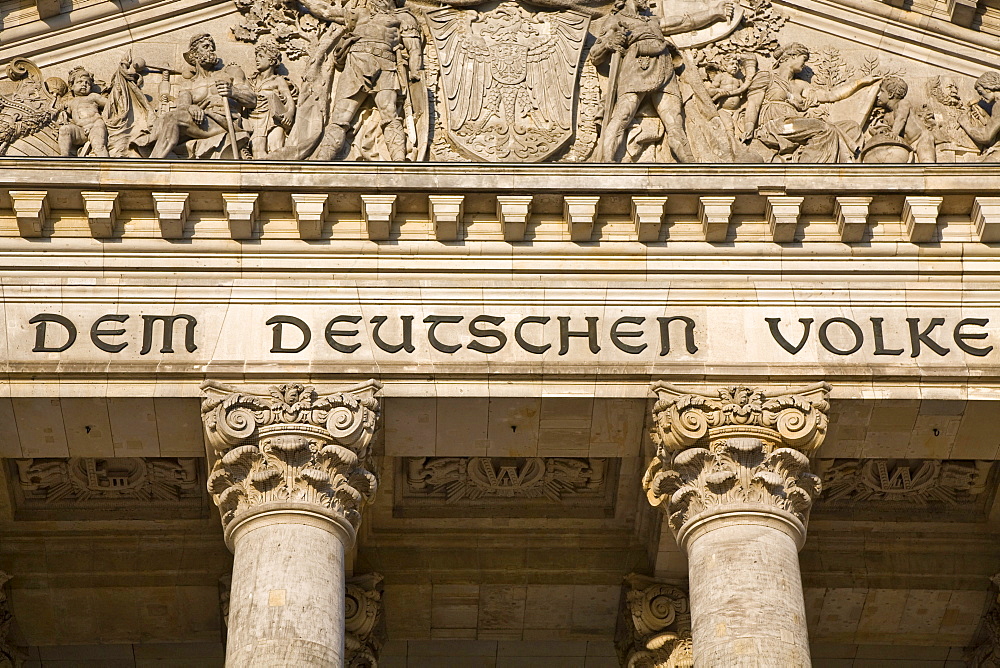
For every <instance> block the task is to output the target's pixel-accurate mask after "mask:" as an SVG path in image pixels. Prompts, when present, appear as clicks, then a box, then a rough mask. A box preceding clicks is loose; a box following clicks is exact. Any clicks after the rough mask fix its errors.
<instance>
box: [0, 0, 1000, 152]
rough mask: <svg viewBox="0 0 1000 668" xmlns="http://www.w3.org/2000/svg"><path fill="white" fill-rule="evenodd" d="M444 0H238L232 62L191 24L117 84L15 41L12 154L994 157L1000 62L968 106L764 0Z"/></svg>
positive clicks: (0, 115) (127, 57)
mask: <svg viewBox="0 0 1000 668" xmlns="http://www.w3.org/2000/svg"><path fill="white" fill-rule="evenodd" d="M397 4H398V6H397ZM443 4H444V5H445V6H442V7H432V6H430V4H429V3H427V2H426V0H347V1H346V2H332V1H330V0H305V2H303V3H299V2H297V1H294V0H237V2H236V7H237V9H238V10H239V12H240V13H241V18H240V20H239V21H238V23H237V24H236V25H234V26H233V27H232V33H233V36H234V37H235V38H236V39H237V40H238V42H240V43H243V44H241V45H239V46H241V47H242V46H245V48H244V49H242V50H240V49H237V54H236V60H237V61H238V62H235V63H227V64H226V66H223V64H222V62H221V61H220V59H219V58H218V56H217V55H216V48H215V47H216V43H215V39H214V38H213V37H212V36H210V35H208V34H201V35H196V36H195V37H194V38H192V39H191V41H190V44H189V48H188V49H187V51H186V52H185V60H186V61H187V63H188V65H187V66H184V67H182V68H181V69H180V71H174V70H171V69H169V68H168V67H163V66H159V65H158V66H152V65H147V64H146V62H145V61H144V59H143V58H138V57H137V58H133V57H132V52H131V51H127V52H125V53H124V54H123V55H122V59H121V62H120V64H119V65H118V67H117V69H116V70H115V71H113V72H112V73H111V76H110V83H109V84H108V85H107V86H105V85H104V84H103V83H102V82H101V80H100V79H99V78H97V77H96V76H95V75H94V74H92V73H91V72H90V70H87V69H85V68H84V67H83V66H80V67H78V68H74V70H73V72H72V73H71V76H70V81H71V85H70V86H67V84H66V82H65V81H63V80H62V79H60V78H58V77H49V78H47V79H46V78H45V77H44V76H43V75H42V73H41V71H40V70H39V68H38V67H36V66H35V65H34V64H32V63H30V62H29V61H26V60H23V59H15V60H14V61H12V62H11V64H10V72H11V75H10V81H9V82H6V83H4V84H3V85H2V86H0V155H64V156H78V157H88V156H89V157H104V156H112V157H153V158H163V157H170V158H235V159H244V160H245V159H254V160H264V159H281V160H304V159H315V160H392V161H424V160H428V159H432V160H445V161H460V160H478V161H492V162H540V161H546V160H555V161H563V162H582V161H585V160H592V161H598V162H696V161H700V162H761V161H763V162H798V163H829V162H855V161H861V162H868V163H880V162H881V163H885V162H900V161H903V162H924V163H926V162H935V161H937V160H951V161H960V160H970V159H981V160H986V161H992V160H994V155H995V153H996V146H997V144H998V143H1000V141H998V137H1000V121H996V120H995V119H994V116H993V111H992V101H993V99H994V97H995V95H994V93H995V92H997V90H1000V83H997V82H998V81H1000V73H990V72H987V73H986V74H984V75H983V76H981V77H980V78H979V79H978V80H977V82H976V90H977V91H978V92H979V94H980V96H981V97H982V100H981V102H980V103H977V104H974V105H971V107H970V106H969V105H967V104H966V103H965V102H964V101H963V100H962V96H961V92H960V90H959V86H958V85H957V84H956V83H955V81H954V80H953V79H952V78H950V77H946V76H941V75H936V76H934V73H933V71H931V72H927V71H926V70H927V64H926V63H921V64H920V68H921V69H922V70H924V72H923V78H922V79H919V80H914V79H911V78H907V79H906V80H904V79H903V78H901V74H902V70H901V69H899V68H898V67H896V69H891V70H882V69H879V68H877V67H875V65H874V64H875V63H877V62H878V58H879V55H878V53H869V54H860V55H857V54H855V55H852V56H842V55H841V54H840V52H839V51H838V49H837V48H836V47H833V46H824V47H817V49H816V53H815V54H812V55H813V58H812V59H811V62H810V66H809V67H807V61H810V53H809V49H808V48H807V47H805V46H803V45H802V44H800V43H798V42H792V41H791V40H788V41H784V40H783V42H784V46H779V41H778V37H779V33H780V32H781V31H782V30H783V29H784V26H785V24H786V17H785V16H783V15H782V14H781V13H779V12H777V11H775V9H774V7H772V5H771V2H770V0H743V1H742V2H739V3H737V2H733V1H731V0H722V1H717V2H711V1H710V0H704V1H703V2H702V3H701V8H700V9H696V10H694V11H690V12H689V13H686V14H683V15H680V16H671V15H669V12H667V11H666V10H665V8H664V6H662V5H661V6H658V7H655V8H654V7H651V5H650V4H649V3H648V2H647V0H617V2H614V3H613V4H612V5H611V6H608V4H606V3H603V4H595V3H594V2H589V1H582V0H545V1H542V2H540V3H533V2H529V1H527V0H503V1H502V2H499V3H497V4H486V3H478V2H475V0H447V1H446V2H444V3H443ZM793 32H794V31H793ZM799 32H801V30H800V29H799ZM893 57H895V58H896V60H895V61H894V62H893V63H892V64H893V65H896V66H898V64H899V60H900V58H904V56H902V55H901V54H899V53H897V54H894V56H893ZM862 59H863V60H864V63H863V64H860V65H858V66H855V65H852V64H851V62H855V63H857V62H860V60H862ZM245 68H246V69H245ZM854 70H860V71H861V73H862V74H864V76H861V77H850V76H847V75H848V74H849V73H850V72H851V71H854ZM151 72H152V73H159V77H158V81H154V79H157V77H150V76H148V75H149V73H151ZM245 72H252V74H251V75H250V76H249V77H248V76H246V74H245ZM883 79H884V81H882V80H883ZM877 81H882V83H881V85H880V87H879V89H878V91H877V93H876V89H874V88H870V87H871V86H872V84H874V83H875V82H877ZM921 81H922V82H923V85H918V84H919V83H920V82H921ZM88 82H89V88H88ZM968 84H971V78H970V79H969V81H968V82H964V83H963V86H966V85H968ZM866 89H867V90H866ZM994 89H996V90H994ZM850 100H856V103H855V102H850ZM863 130H864V132H863Z"/></svg>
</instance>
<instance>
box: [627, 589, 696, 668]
mask: <svg viewBox="0 0 1000 668" xmlns="http://www.w3.org/2000/svg"><path fill="white" fill-rule="evenodd" d="M615 649H616V650H617V652H618V658H619V661H620V662H621V665H622V666H626V667H627V668H691V666H693V665H694V660H693V656H692V652H691V612H690V607H689V603H688V595H687V593H686V592H685V591H683V590H682V589H680V588H678V587H676V586H674V585H672V584H668V583H664V582H658V581H656V580H653V579H652V578H648V577H644V576H641V575H637V574H635V573H632V574H630V575H627V576H626V577H625V582H624V584H623V585H622V599H621V607H620V609H619V611H618V625H617V628H616V629H615Z"/></svg>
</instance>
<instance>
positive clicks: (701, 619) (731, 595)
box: [687, 514, 811, 668]
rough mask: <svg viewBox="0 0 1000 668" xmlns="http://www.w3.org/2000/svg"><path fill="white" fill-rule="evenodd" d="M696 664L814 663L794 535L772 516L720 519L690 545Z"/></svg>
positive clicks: (771, 666)
mask: <svg viewBox="0 0 1000 668" xmlns="http://www.w3.org/2000/svg"><path fill="white" fill-rule="evenodd" d="M687 553H688V560H689V564H690V566H689V570H688V577H689V592H690V598H691V636H692V643H693V649H694V665H696V666H699V668H701V667H702V666H704V667H705V668H723V667H725V668H736V667H741V666H748V667H749V666H753V667H755V668H789V667H792V666H795V667H798V666H803V667H805V666H809V665H811V663H810V660H809V636H808V631H807V629H806V614H805V604H804V601H803V597H802V578H801V575H800V573H799V555H798V546H797V545H796V541H795V538H793V536H791V535H789V533H788V532H787V531H786V530H784V528H783V527H782V526H780V525H776V524H775V523H773V522H768V521H767V518H765V517H759V518H758V517H754V516H752V515H746V514H741V515H739V516H733V517H729V518H716V519H714V520H712V521H711V522H710V523H709V524H707V525H705V526H704V528H703V530H702V531H700V532H697V533H696V534H695V535H691V536H690V537H689V538H688V542H687Z"/></svg>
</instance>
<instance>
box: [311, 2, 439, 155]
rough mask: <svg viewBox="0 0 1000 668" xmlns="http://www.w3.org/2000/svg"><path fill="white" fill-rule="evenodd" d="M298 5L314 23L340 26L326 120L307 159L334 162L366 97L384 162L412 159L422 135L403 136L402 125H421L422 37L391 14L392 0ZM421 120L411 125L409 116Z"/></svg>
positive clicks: (399, 14) (409, 22)
mask: <svg viewBox="0 0 1000 668" xmlns="http://www.w3.org/2000/svg"><path fill="white" fill-rule="evenodd" d="M303 5H304V6H305V7H306V9H307V10H308V11H309V12H310V13H311V14H313V15H314V16H316V17H317V18H319V19H322V20H324V21H329V22H331V23H334V24H337V25H338V26H343V32H342V33H341V34H340V35H339V41H338V42H337V45H336V48H335V50H334V52H333V57H334V59H335V61H336V64H337V68H338V69H339V70H340V73H339V76H338V77H337V79H336V83H335V85H334V93H333V101H332V103H331V111H330V117H329V120H328V121H327V123H326V129H325V130H324V132H323V136H322V139H321V140H320V142H319V147H318V148H317V149H316V151H315V153H314V154H312V156H311V157H312V158H313V159H315V160H333V159H336V158H338V157H340V154H341V151H342V150H343V149H344V146H345V143H346V140H347V137H348V133H349V132H350V131H351V129H352V128H354V129H356V124H355V121H356V119H357V117H358V113H359V111H360V110H361V105H362V104H363V103H364V102H365V101H366V100H367V99H368V98H369V97H370V98H371V99H372V101H373V102H374V104H375V107H376V109H377V113H378V125H379V127H380V128H381V134H382V140H383V141H384V143H385V146H386V149H387V151H388V154H389V155H388V159H390V160H393V161H403V160H407V159H410V160H412V159H415V158H416V154H418V153H420V152H421V151H422V150H425V149H422V148H421V143H423V144H426V141H427V137H426V133H423V134H422V136H417V134H416V132H414V133H412V134H411V135H410V136H408V133H407V129H406V125H405V121H406V119H407V116H408V114H407V112H406V110H407V109H408V110H409V119H410V121H411V122H412V123H414V125H415V126H417V125H421V122H423V123H426V120H425V119H426V93H425V92H424V89H423V87H422V86H421V85H413V86H411V84H420V77H421V71H422V69H423V44H422V41H423V38H422V34H421V31H420V28H419V27H418V25H417V22H416V18H415V17H414V16H413V15H412V14H411V13H410V12H409V11H407V10H405V9H397V8H396V7H395V6H394V4H393V3H392V0H364V1H363V2H353V3H349V4H348V5H341V4H340V3H337V4H332V3H328V2H326V1H325V0H305V1H304V2H303ZM418 115H421V116H422V118H418V119H416V120H414V119H415V116H418Z"/></svg>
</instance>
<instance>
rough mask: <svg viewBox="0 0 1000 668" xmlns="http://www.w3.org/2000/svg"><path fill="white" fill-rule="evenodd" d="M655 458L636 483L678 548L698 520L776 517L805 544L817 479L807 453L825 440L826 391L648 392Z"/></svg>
mask: <svg viewBox="0 0 1000 668" xmlns="http://www.w3.org/2000/svg"><path fill="white" fill-rule="evenodd" d="M652 389H653V391H654V392H655V393H656V395H657V400H656V403H655V405H654V407H653V430H652V439H653V442H654V443H655V444H656V456H655V457H654V458H653V461H652V462H651V463H650V465H649V468H648V469H647V470H646V474H645V476H644V478H643V488H644V489H645V490H646V494H647V497H648V498H649V502H650V503H651V504H652V505H654V506H660V507H662V508H663V509H664V510H665V511H666V513H667V516H668V524H669V526H670V528H671V530H672V531H673V532H674V535H675V536H676V537H677V539H678V542H679V543H681V545H682V546H683V544H684V540H685V538H686V536H687V534H688V533H689V531H690V530H691V529H692V528H694V527H696V526H698V525H700V524H702V523H703V522H704V521H705V520H708V519H710V518H715V517H718V516H720V515H729V516H732V515H733V514H735V513H752V514H757V515H775V516H776V517H777V518H778V519H780V520H782V521H784V522H787V523H788V524H790V525H791V526H792V528H793V529H794V530H795V533H798V534H799V536H798V541H799V542H801V541H802V540H804V538H805V523H806V521H807V520H808V515H809V509H810V508H811V507H812V502H813V499H815V498H816V497H817V496H818V495H819V493H820V489H821V487H820V479H819V477H818V476H815V475H813V474H812V473H811V472H810V471H809V457H808V453H810V452H812V451H813V450H815V449H816V448H818V447H819V446H820V444H821V443H822V442H823V438H824V437H825V435H826V428H827V415H826V412H827V410H828V407H829V404H828V403H827V400H826V399H827V393H828V391H829V386H828V385H827V384H826V383H820V384H817V385H812V386H809V387H805V388H802V389H801V390H798V391H796V392H791V393H788V394H780V395H769V394H768V393H766V392H765V391H764V390H760V389H752V388H748V387H726V388H722V389H720V390H719V391H718V392H717V394H715V395H708V394H702V393H700V392H686V391H683V390H680V389H678V388H676V387H674V386H672V385H668V384H666V383H657V384H655V385H653V388H652Z"/></svg>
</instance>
